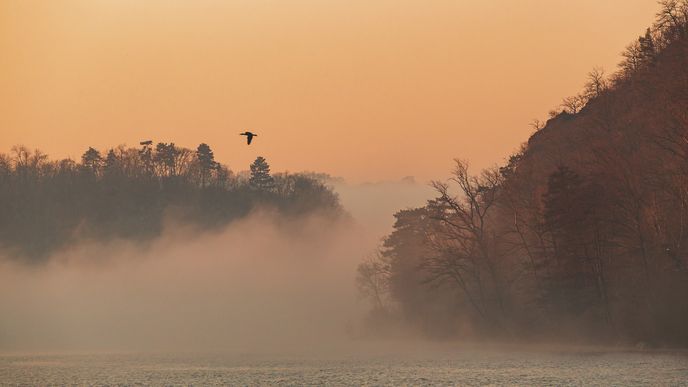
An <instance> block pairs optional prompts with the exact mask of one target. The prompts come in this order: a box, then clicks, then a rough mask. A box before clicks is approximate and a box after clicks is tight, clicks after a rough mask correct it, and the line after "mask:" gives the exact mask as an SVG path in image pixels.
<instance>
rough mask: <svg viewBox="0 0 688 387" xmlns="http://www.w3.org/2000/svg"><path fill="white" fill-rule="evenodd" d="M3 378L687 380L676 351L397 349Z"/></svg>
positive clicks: (10, 371) (76, 366) (11, 372)
mask: <svg viewBox="0 0 688 387" xmlns="http://www.w3.org/2000/svg"><path fill="white" fill-rule="evenodd" d="M0 382H1V383H2V384H3V385H31V386H35V385H110V386H113V385H180V386H181V385H184V386H187V385H198V386H210V385H293V386H303V385H334V386H347V385H390V386H399V385H414V386H424V385H529V386H531V385H619V386H629V385H648V386H662V385H666V386H678V385H686V386H688V356H687V355H686V354H685V353H678V352H673V353H672V352H647V351H637V352H635V351H627V352H624V351H601V350H594V351H585V350H559V351H557V350H549V351H542V350H538V351H527V350H507V351H504V350H473V349H471V350H461V349H445V350H442V351H434V352H427V351H420V352H419V353H416V352H414V351H401V352H394V351H392V352H389V351H388V352H379V353H373V354H371V353H367V354H366V355H356V354H354V353H349V354H337V355H332V354H330V355H324V356H316V355H311V356H308V355H299V356H285V355H254V354H248V353H244V354H233V355H228V354H203V355H201V354H185V355H171V354H69V355H65V354H60V355H58V354H42V355H16V354H14V355H2V356H0Z"/></svg>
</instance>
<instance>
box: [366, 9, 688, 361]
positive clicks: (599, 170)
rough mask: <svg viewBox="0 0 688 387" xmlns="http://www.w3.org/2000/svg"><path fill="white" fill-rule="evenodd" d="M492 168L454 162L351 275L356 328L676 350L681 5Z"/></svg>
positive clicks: (685, 51)
mask: <svg viewBox="0 0 688 387" xmlns="http://www.w3.org/2000/svg"><path fill="white" fill-rule="evenodd" d="M660 4H661V12H660V13H659V14H658V18H657V22H656V24H655V25H654V26H653V27H652V28H651V29H649V30H648V32H647V33H646V34H644V35H643V36H641V37H640V38H639V39H638V40H637V41H636V42H635V43H633V44H632V45H631V46H629V48H628V49H627V50H626V52H625V53H624V61H623V62H622V63H621V65H620V68H619V71H618V72H617V73H616V74H614V75H613V76H612V77H610V78H603V77H601V76H600V74H601V73H600V71H593V73H591V75H590V78H589V81H588V83H587V84H586V88H585V92H584V93H581V95H580V96H577V97H575V99H577V101H576V102H573V106H572V105H571V100H570V99H567V100H565V101H564V104H563V106H562V109H561V110H558V111H554V112H553V113H552V114H551V118H550V120H549V121H548V122H547V123H546V125H540V124H539V123H536V124H535V125H534V126H535V127H536V129H539V130H538V131H537V132H536V133H535V134H534V135H533V136H532V137H531V138H530V140H529V141H528V143H527V144H525V145H524V146H523V147H522V148H521V149H520V151H519V152H517V153H516V154H514V155H512V156H511V157H510V158H509V160H508V162H507V163H506V165H505V166H503V167H501V168H492V169H488V170H485V171H482V172H480V173H477V174H474V173H472V172H471V171H470V170H469V168H468V165H467V163H465V162H463V161H460V160H457V161H456V165H455V168H454V170H453V173H452V177H451V179H449V180H448V181H446V182H435V183H434V188H435V190H436V192H437V197H436V198H435V199H434V200H431V201H429V202H428V204H427V205H426V206H425V207H422V208H417V209H410V210H404V211H400V212H399V213H397V214H396V215H395V216H396V223H395V225H394V231H393V232H392V233H391V234H390V235H389V236H388V237H387V238H386V239H385V241H384V243H383V245H382V246H381V248H380V250H379V251H378V252H377V254H375V255H373V256H372V257H369V258H368V259H367V260H366V261H365V262H363V263H362V264H361V265H360V266H359V269H358V284H359V288H360V289H361V291H362V292H363V294H365V295H367V296H369V297H370V299H371V300H372V302H373V305H374V309H373V312H372V313H371V316H370V327H372V328H374V327H376V326H377V327H378V328H380V327H383V326H385V327H386V326H388V324H389V323H390V321H395V322H396V321H404V322H406V323H407V324H409V325H411V326H414V327H416V328H417V329H418V330H420V331H422V332H424V333H425V334H427V335H429V336H442V337H446V336H462V335H478V336H481V335H482V336H488V337H494V336H499V337H515V338H526V339H535V338H542V339H547V338H549V339H556V340H564V339H567V340H578V339H580V340H588V341H590V340H592V341H594V342H596V343H619V344H639V343H642V344H641V345H643V346H644V345H654V346H683V347H685V346H688V141H687V134H688V1H686V0H682V1H675V0H667V1H662V2H661V3H660Z"/></svg>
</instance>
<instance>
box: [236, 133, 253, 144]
mask: <svg viewBox="0 0 688 387" xmlns="http://www.w3.org/2000/svg"><path fill="white" fill-rule="evenodd" d="M239 135H240V136H246V143H247V144H248V145H251V141H253V137H255V136H257V134H255V133H251V132H249V131H248V130H247V131H245V132H244V133H239Z"/></svg>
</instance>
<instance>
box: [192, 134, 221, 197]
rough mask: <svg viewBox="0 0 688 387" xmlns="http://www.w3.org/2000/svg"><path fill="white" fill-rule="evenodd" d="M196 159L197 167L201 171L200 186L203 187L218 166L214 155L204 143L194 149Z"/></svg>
mask: <svg viewBox="0 0 688 387" xmlns="http://www.w3.org/2000/svg"><path fill="white" fill-rule="evenodd" d="M196 159H198V165H199V168H200V170H201V186H202V187H205V186H206V184H207V182H208V179H209V178H210V174H211V173H212V171H213V170H215V169H217V167H218V164H217V162H215V155H214V154H213V151H212V150H211V149H210V146H208V144H205V143H203V144H200V145H199V146H198V148H196Z"/></svg>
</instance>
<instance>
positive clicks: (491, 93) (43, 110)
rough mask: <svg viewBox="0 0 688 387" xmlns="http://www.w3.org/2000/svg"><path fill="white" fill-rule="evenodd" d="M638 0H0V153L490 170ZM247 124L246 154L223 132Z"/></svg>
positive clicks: (647, 3)
mask: <svg viewBox="0 0 688 387" xmlns="http://www.w3.org/2000/svg"><path fill="white" fill-rule="evenodd" d="M657 8H658V7H657V5H656V2H655V0H605V1H600V0H575V1H570V0H504V1H496V0H492V1H488V0H463V1H460V0H455V1H443V0H425V1H421V0H418V1H405V0H386V1H375V0H367V1H357V0H329V1H326V0H319V1H315V0H310V1H305V0H294V1H286V0H272V1H269V0H234V1H231V0H227V1H210V0H200V1H199V0H194V1H191V0H188V1H180V0H148V1H138V0H83V1H68V0H67V1H43V0H36V1H34V0H0V151H3V152H8V151H9V150H10V148H11V147H12V145H15V144H25V145H28V146H30V147H37V148H39V149H41V150H43V151H45V152H48V153H49V154H50V155H51V156H52V157H55V158H57V157H67V156H69V157H72V158H74V159H78V158H79V157H80V156H81V154H82V153H83V151H84V149H85V148H87V147H88V146H94V147H97V148H100V149H104V148H106V147H109V146H113V145H117V144H128V145H135V144H138V141H140V140H145V139H152V140H154V141H156V142H157V141H164V142H169V141H174V142H175V143H177V144H178V145H183V146H187V147H195V146H196V145H197V144H198V143H200V142H207V143H209V144H210V145H211V146H212V147H213V148H214V150H215V154H216V157H217V158H218V159H219V160H220V161H222V162H223V163H226V164H228V165H229V166H230V168H232V169H235V170H241V169H246V168H247V166H248V164H249V163H250V162H251V161H252V160H253V159H254V158H255V156H256V155H263V156H265V157H266V158H267V159H268V161H269V162H270V163H271V164H272V166H273V170H289V171H300V170H317V171H322V172H328V173H330V174H333V175H337V176H342V177H345V178H346V179H347V180H350V181H365V180H380V179H398V178H400V177H403V176H407V175H413V176H416V178H418V179H419V180H421V181H423V180H427V179H430V178H439V177H444V176H446V174H447V172H448V170H449V169H450V168H451V160H452V158H454V157H461V158H466V159H469V160H471V161H472V162H473V164H475V165H476V166H481V167H482V166H487V165H490V164H493V163H500V162H501V161H502V160H503V159H504V158H505V157H506V156H507V155H508V154H509V153H511V152H512V151H513V150H515V149H516V148H517V147H518V145H519V144H520V143H521V142H523V141H525V140H526V139H527V137H528V135H529V134H530V132H531V131H530V128H529V127H528V122H530V121H531V119H532V118H540V119H544V118H545V117H546V113H547V111H548V110H549V109H550V108H552V107H553V106H554V105H556V104H558V102H559V101H560V99H561V98H562V97H565V96H567V95H570V94H573V93H576V92H577V91H578V90H579V89H580V88H581V86H582V84H583V83H584V80H585V75H586V73H587V72H588V71H589V70H590V69H591V68H592V67H594V66H603V67H604V68H605V69H607V71H608V72H609V71H611V70H613V69H614V67H615V64H616V63H617V62H618V61H619V53H620V52H621V51H622V50H623V48H624V47H625V46H626V44H628V43H629V42H630V41H631V40H632V39H633V38H634V37H636V36H638V35H639V34H641V33H642V32H643V31H644V30H645V28H646V27H647V26H648V25H650V24H651V22H652V20H653V18H654V13H655V12H656V10H657ZM245 129H250V130H254V131H256V132H258V133H259V134H260V135H259V137H258V138H257V139H256V141H255V143H254V144H253V145H251V146H250V147H247V146H246V145H245V143H244V138H243V137H239V136H238V135H237V134H238V133H239V132H241V131H243V130H245Z"/></svg>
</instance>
